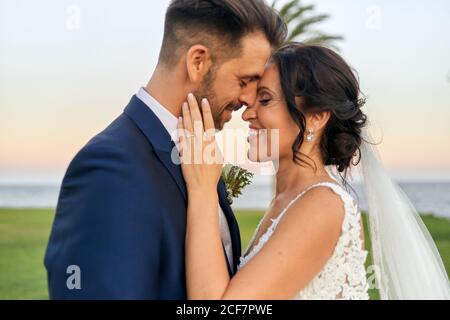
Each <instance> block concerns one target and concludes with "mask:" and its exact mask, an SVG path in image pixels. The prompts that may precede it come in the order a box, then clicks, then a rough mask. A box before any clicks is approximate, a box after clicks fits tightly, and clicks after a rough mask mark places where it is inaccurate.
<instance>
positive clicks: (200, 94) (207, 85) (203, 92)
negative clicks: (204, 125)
mask: <svg viewBox="0 0 450 320" xmlns="http://www.w3.org/2000/svg"><path fill="white" fill-rule="evenodd" d="M214 79H215V72H214V71H213V70H212V68H211V69H210V70H209V71H208V73H207V74H206V76H205V78H204V79H203V81H202V84H201V87H200V89H198V90H197V91H195V92H194V95H195V96H196V97H197V99H198V100H199V103H201V100H202V99H203V98H206V99H208V102H209V105H210V107H211V113H212V116H213V120H214V126H215V127H216V129H217V130H222V123H221V122H222V121H221V115H222V112H220V110H219V106H217V105H216V94H215V92H214V89H213V84H214ZM200 110H201V108H200Z"/></svg>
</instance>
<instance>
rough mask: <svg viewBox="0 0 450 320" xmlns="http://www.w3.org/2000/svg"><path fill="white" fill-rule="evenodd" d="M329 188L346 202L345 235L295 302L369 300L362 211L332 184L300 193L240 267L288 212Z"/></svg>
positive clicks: (274, 221)
mask: <svg viewBox="0 0 450 320" xmlns="http://www.w3.org/2000/svg"><path fill="white" fill-rule="evenodd" d="M319 186H325V187H328V188H330V189H331V190H333V191H334V192H335V193H336V194H337V195H339V196H340V197H341V199H342V201H343V203H344V207H345V215H344V220H343V223H342V228H341V235H340V237H339V239H338V242H337V244H336V247H335V249H334V252H333V254H332V256H331V258H330V259H329V260H328V262H327V263H326V265H325V266H324V267H323V268H322V270H321V271H320V272H319V274H317V275H316V277H315V278H314V279H313V280H311V282H310V283H309V284H308V285H307V286H306V287H305V288H303V289H302V290H301V291H300V292H298V294H297V295H296V296H295V297H294V298H293V299H294V300H322V299H323V300H332V299H344V300H347V299H348V300H367V299H369V295H368V289H369V286H368V283H367V280H366V271H365V266H364V263H365V261H366V258H367V251H366V250H364V245H363V240H361V223H360V222H361V212H360V211H359V209H358V206H357V205H356V203H355V201H354V199H353V197H352V196H351V195H350V194H349V193H348V192H347V191H346V190H345V189H344V188H343V187H342V186H341V185H338V184H335V183H330V182H321V183H317V184H314V185H313V186H310V187H309V188H307V189H306V190H305V191H303V192H302V193H300V194H299V195H298V196H297V197H296V198H295V199H294V200H292V201H291V202H290V203H289V205H288V206H287V207H286V208H285V209H284V210H283V211H282V212H281V213H280V214H279V216H278V217H277V218H276V219H272V225H271V226H270V227H269V228H268V230H267V231H266V232H265V233H264V234H263V235H262V236H261V238H260V239H259V240H258V242H257V243H256V245H254V247H253V248H252V249H251V251H250V252H248V253H247V254H246V255H245V256H244V257H242V258H241V261H240V265H239V268H242V267H243V266H245V264H247V263H248V262H249V261H250V260H251V259H252V258H253V257H254V256H255V255H256V254H258V252H259V251H260V250H261V249H262V248H263V247H264V245H265V244H266V242H267V241H269V239H270V237H271V236H272V234H273V233H274V231H275V229H276V227H277V225H278V223H279V222H280V220H281V219H282V218H283V216H284V214H285V213H286V212H287V211H288V209H289V208H290V207H291V206H292V205H293V204H294V203H295V202H296V201H297V200H298V199H300V198H301V197H302V196H303V195H304V194H305V193H306V192H308V191H309V190H311V189H312V188H316V187H319ZM261 222H262V220H261V221H260V223H259V225H258V227H257V229H256V231H255V234H254V235H253V239H252V240H251V241H250V244H249V248H250V246H252V245H253V243H254V242H255V240H256V239H255V237H256V234H257V233H258V230H259V229H260V226H261Z"/></svg>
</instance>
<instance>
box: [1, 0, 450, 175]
mask: <svg viewBox="0 0 450 320" xmlns="http://www.w3.org/2000/svg"><path fill="white" fill-rule="evenodd" d="M168 3H169V1H168V0H157V1H154V0H153V1H148V0H130V1H105V0H95V1H92V0H91V1H88V0H71V1H66V0H40V1H32V0H0V183H25V182H26V183H31V182H33V183H50V182H51V183H57V182H58V181H60V179H61V177H62V176H63V174H64V171H65V169H66V168H67V165H68V164H69V162H70V160H71V159H72V158H73V156H74V155H75V154H76V152H77V151H78V150H79V149H80V148H81V147H82V146H83V145H84V144H85V143H86V142H87V141H88V140H89V139H90V138H91V137H93V136H94V135H95V134H96V133H98V132H99V131H101V130H102V129H103V128H105V127H106V126H107V125H108V124H109V123H111V122H112V121H113V120H114V119H115V118H116V117H117V116H118V115H119V114H120V113H121V112H122V110H123V108H124V107H125V105H126V104H127V103H128V101H129V99H130V98H131V96H132V95H133V94H134V93H135V92H136V91H137V90H138V88H139V87H141V86H143V85H145V84H146V83H147V81H148V79H149V78H150V76H151V73H152V71H153V70H154V68H155V66H156V61H157V57H158V53H159V48H160V44H161V40H162V33H163V23H164V13H165V9H166V8H167V5H168ZM305 3H307V4H310V3H311V4H315V5H316V10H317V12H318V13H327V14H330V15H331V18H330V19H329V20H328V21H327V22H325V23H322V24H321V25H320V26H319V28H320V30H322V31H326V32H328V33H333V34H340V35H343V36H344V37H345V40H344V41H343V42H340V43H338V46H339V47H340V52H341V54H342V55H343V56H344V58H345V59H346V60H347V61H348V62H349V63H350V64H351V65H352V66H353V67H354V68H355V69H356V70H357V71H358V74H359V77H360V80H361V85H362V89H363V91H364V93H365V94H366V96H367V101H368V102H367V105H366V107H365V108H366V109H365V111H366V112H367V113H368V114H369V118H370V121H371V124H372V126H373V130H374V133H375V136H376V137H377V138H380V139H381V138H382V143H381V145H380V146H379V149H380V153H381V155H382V160H383V163H384V164H385V166H386V167H387V168H388V170H389V172H391V173H392V175H394V176H395V177H397V178H399V179H404V180H405V179H408V180H423V179H431V180H435V179H438V180H449V181H450V19H449V18H448V14H449V13H450V2H449V1H447V0H433V1H430V2H425V1H417V0H413V1H411V0H397V1H388V0H378V1H376V0H371V1H367V0H359V1H357V2H356V1H353V0H340V1H334V0H315V1H313V0H311V1H305ZM233 126H235V127H244V124H243V122H242V120H240V117H239V114H237V115H236V116H235V117H234V120H233V121H232V123H231V124H230V127H233Z"/></svg>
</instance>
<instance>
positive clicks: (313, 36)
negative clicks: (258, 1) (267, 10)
mask: <svg viewBox="0 0 450 320" xmlns="http://www.w3.org/2000/svg"><path fill="white" fill-rule="evenodd" d="M279 2H280V1H279V0H273V3H272V8H274V9H276V10H278V12H279V13H280V15H281V16H282V17H283V18H284V19H285V21H286V23H287V25H288V29H289V34H288V37H287V41H300V42H303V43H307V44H321V45H325V46H328V47H332V48H334V49H338V47H337V46H336V45H335V42H337V41H340V40H343V39H344V37H342V36H339V35H330V34H326V33H324V32H321V31H318V30H315V29H314V28H313V27H314V26H315V25H316V24H318V23H320V22H323V21H325V20H328V18H329V17H330V16H329V15H327V14H314V10H315V6H314V5H312V4H311V5H304V4H303V1H302V0H289V1H287V2H286V3H284V4H283V5H281V4H280V5H279Z"/></svg>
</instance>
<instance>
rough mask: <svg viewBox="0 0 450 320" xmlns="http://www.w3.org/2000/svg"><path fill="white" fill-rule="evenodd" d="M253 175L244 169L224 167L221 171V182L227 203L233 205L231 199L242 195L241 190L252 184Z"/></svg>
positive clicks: (231, 166)
mask: <svg viewBox="0 0 450 320" xmlns="http://www.w3.org/2000/svg"><path fill="white" fill-rule="evenodd" d="M252 179H253V173H251V172H250V171H248V170H245V169H244V168H241V167H238V166H233V165H226V166H225V167H224V168H223V170H222V180H223V182H224V183H225V186H226V188H227V201H228V203H229V204H230V205H232V204H233V198H238V197H239V196H240V195H242V190H243V189H244V188H245V187H246V186H248V185H250V184H251V183H252Z"/></svg>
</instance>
